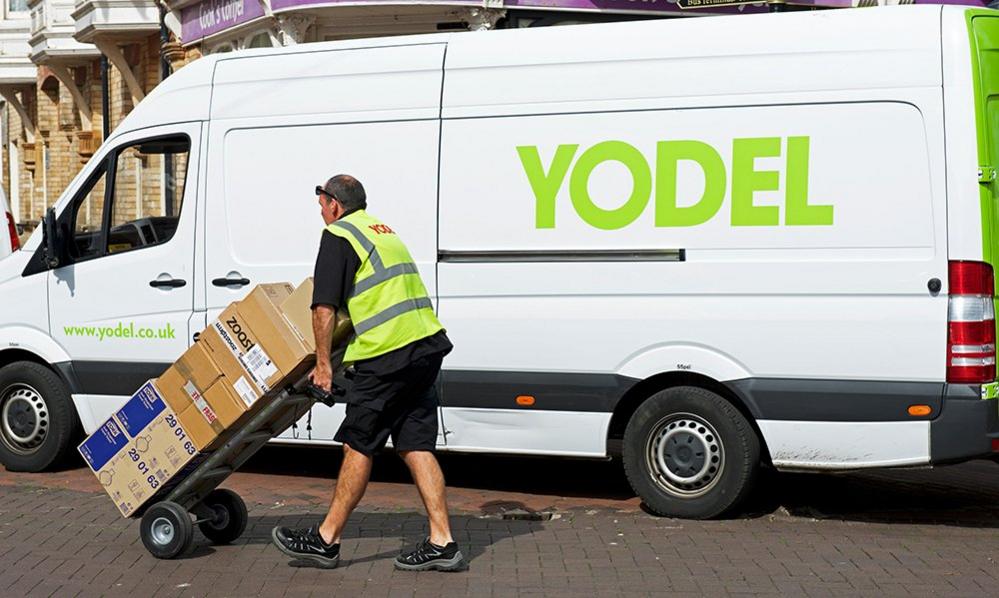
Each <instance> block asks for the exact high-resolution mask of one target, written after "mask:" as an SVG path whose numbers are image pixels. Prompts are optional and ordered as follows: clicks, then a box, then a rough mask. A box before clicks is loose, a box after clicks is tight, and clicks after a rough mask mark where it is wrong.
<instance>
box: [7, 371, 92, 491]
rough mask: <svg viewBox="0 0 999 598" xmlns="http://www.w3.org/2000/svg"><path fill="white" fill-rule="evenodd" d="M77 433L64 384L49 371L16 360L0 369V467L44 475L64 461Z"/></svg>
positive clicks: (74, 416) (70, 402) (71, 406)
mask: <svg viewBox="0 0 999 598" xmlns="http://www.w3.org/2000/svg"><path fill="white" fill-rule="evenodd" d="M76 432H77V423H76V415H75V414H74V413H73V405H72V401H71V399H70V396H69V391H68V390H67V389H66V385H65V384H63V382H62V380H60V379H59V376H57V375H56V374H55V372H53V371H52V370H50V369H49V368H47V367H45V366H43V365H40V364H37V363H34V362H32V361H18V362H14V363H11V364H9V365H6V366H4V367H3V368H0V463H3V465H4V466H5V467H6V468H7V470H8V471H30V472H39V471H44V470H46V469H48V468H50V467H52V466H53V465H55V464H56V463H58V462H60V461H61V460H62V459H64V458H65V457H67V456H68V455H69V453H70V451H71V448H72V446H71V445H72V442H73V438H74V437H75V435H76Z"/></svg>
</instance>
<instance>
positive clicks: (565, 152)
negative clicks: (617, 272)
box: [517, 137, 833, 230]
mask: <svg viewBox="0 0 999 598" xmlns="http://www.w3.org/2000/svg"><path fill="white" fill-rule="evenodd" d="M578 152H579V145H578V144H563V145H559V146H558V147H557V148H556V149H555V153H554V155H553V156H552V157H551V159H550V161H549V162H548V166H547V168H546V167H545V166H544V164H543V163H542V159H541V153H540V152H539V150H538V147H537V146H533V145H524V146H518V147H517V154H518V155H519V156H520V162H521V164H522V165H523V167H524V173H525V174H526V175H527V181H528V182H529V183H530V185H531V189H532V190H533V191H534V198H535V226H536V227H537V228H555V198H556V197H557V196H558V194H559V191H561V189H562V187H563V184H564V183H565V179H566V177H568V179H569V198H570V200H571V201H572V206H573V208H574V209H575V210H576V213H577V214H578V215H579V217H580V218H582V219H583V221H584V222H586V223H587V224H589V225H590V226H593V227H595V228H599V229H603V230H616V229H619V228H623V227H625V226H628V225H629V224H631V223H632V222H634V221H635V220H636V219H637V218H638V217H639V216H640V215H641V214H642V213H643V212H644V211H645V209H646V207H647V206H648V204H649V200H650V199H651V198H652V197H653V194H654V196H655V226H656V227H662V228H667V227H683V226H697V225H699V224H704V223H705V222H708V221H709V220H711V219H712V218H714V217H716V216H717V215H718V213H719V212H721V210H722V204H723V203H724V200H725V197H726V195H727V194H728V193H729V191H730V195H731V201H730V204H731V205H730V212H729V218H730V220H729V222H730V224H731V225H732V226H780V225H781V223H782V221H783V224H784V225H785V226H831V225H832V223H833V206H831V205H815V204H812V203H810V202H809V197H808V156H809V138H808V137H786V138H782V137H748V138H740V139H733V140H732V150H731V168H729V167H727V166H726V163H725V160H724V159H723V158H722V154H721V152H719V151H718V150H717V149H715V148H714V147H712V146H711V145H708V144H707V143H705V142H703V141H696V140H666V141H659V142H658V143H657V144H656V155H655V160H654V164H652V165H650V163H649V162H650V161H649V160H648V159H646V156H645V155H643V154H642V152H641V151H640V150H639V149H638V148H636V147H635V146H633V145H631V144H629V143H626V142H624V141H604V142H601V143H598V144H596V145H594V146H592V147H590V148H588V149H587V150H585V151H583V152H582V153H581V154H579V157H578V158H577V157H576V155H577V153H578ZM782 156H783V157H784V164H783V166H784V168H783V172H781V171H779V170H758V169H757V166H756V159H757V158H780V157H782ZM681 161H688V162H693V163H694V164H695V165H696V166H697V167H698V168H700V170H701V171H702V172H703V173H704V191H703V192H702V193H701V197H700V198H686V197H685V198H682V199H683V203H684V205H680V201H678V200H680V199H681V198H678V191H677V190H678V188H679V186H678V183H679V181H678V172H679V170H680V169H679V164H680V162H681ZM604 162H618V163H620V164H622V165H624V167H625V168H626V169H627V170H628V172H629V175H630V177H631V179H632V188H631V195H630V196H629V197H628V198H627V200H626V201H625V202H624V203H623V204H622V205H620V206H619V207H617V208H613V209H605V208H602V207H600V206H598V205H596V204H595V203H594V202H593V198H592V197H591V196H590V190H589V182H590V176H591V175H592V174H593V171H594V169H596V167H597V166H599V165H601V164H603V163H604ZM570 169H571V173H570ZM729 172H731V176H729ZM782 174H783V181H782V177H781V175H782ZM782 182H783V185H782V184H781V183H782ZM781 189H783V191H784V206H783V219H782V214H781V212H782V210H781V207H780V206H775V205H769V206H767V205H756V204H755V203H754V194H755V193H757V192H759V191H780V190H781ZM691 199H696V201H695V202H693V203H689V202H690V200H691Z"/></svg>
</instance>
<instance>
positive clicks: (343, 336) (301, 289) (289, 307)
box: [281, 276, 354, 364]
mask: <svg viewBox="0 0 999 598" xmlns="http://www.w3.org/2000/svg"><path fill="white" fill-rule="evenodd" d="M312 291H313V283H312V277H311V276H310V277H308V278H306V279H305V280H303V281H302V284H300V285H298V286H297V287H296V288H295V291H294V292H292V294H291V295H288V297H287V298H286V299H285V300H284V301H283V302H282V303H281V313H283V314H284V317H285V319H286V320H287V321H288V323H289V324H291V327H292V329H293V330H294V332H295V333H296V334H297V335H298V336H299V338H301V339H302V342H303V343H304V344H305V345H306V346H307V347H308V348H309V349H310V350H311V351H313V352H315V350H316V335H315V332H314V331H313V329H312ZM353 334H354V328H353V325H352V324H351V322H350V318H349V317H347V313H346V311H345V310H338V311H337V313H336V322H335V323H334V324H333V334H332V336H333V338H332V343H331V347H332V349H333V355H334V357H335V358H334V362H336V363H337V364H338V363H339V357H342V356H343V353H344V350H345V349H346V346H347V343H348V342H349V341H350V337H351V336H352V335H353Z"/></svg>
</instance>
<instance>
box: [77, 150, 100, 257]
mask: <svg viewBox="0 0 999 598" xmlns="http://www.w3.org/2000/svg"><path fill="white" fill-rule="evenodd" d="M105 175H106V172H105V170H104V167H103V166H102V167H101V168H100V169H99V170H98V171H97V172H96V173H95V174H94V176H93V177H91V179H90V182H89V183H88V184H87V186H86V187H85V188H84V191H83V193H82V194H80V195H79V196H78V197H77V200H76V202H75V204H74V206H73V240H72V242H71V243H69V248H68V249H69V254H70V256H71V257H72V258H73V259H74V260H76V261H83V260H86V259H90V258H92V257H97V256H99V255H101V253H103V248H104V243H103V235H102V234H101V233H102V228H103V227H102V225H103V223H104V191H105V189H104V187H105V180H106V179H107V177H106V176H105Z"/></svg>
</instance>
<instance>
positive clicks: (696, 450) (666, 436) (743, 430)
mask: <svg viewBox="0 0 999 598" xmlns="http://www.w3.org/2000/svg"><path fill="white" fill-rule="evenodd" d="M623 449H624V470H625V474H626V475H627V476H628V481H629V482H630V483H631V487H632V489H634V491H635V492H636V493H637V494H638V496H639V497H641V498H642V500H643V501H644V502H645V504H646V506H647V507H648V508H649V509H650V510H652V511H653V512H655V513H657V514H659V515H665V516H669V517H682V518H687V519H710V518H712V517H717V516H719V515H721V514H722V513H724V512H726V511H728V510H729V509H731V508H732V507H734V506H735V505H737V504H738V503H739V501H741V500H742V499H743V498H744V497H745V496H746V495H747V494H748V493H749V490H750V489H751V487H752V483H753V480H754V478H755V476H756V470H757V467H758V465H759V461H760V442H759V439H758V438H757V437H756V433H755V432H754V431H753V428H752V427H751V426H750V425H749V422H748V421H746V418H745V417H743V415H742V413H740V412H739V410H738V409H736V408H735V407H734V406H733V405H732V404H731V403H729V402H728V401H726V400H725V399H723V398H722V397H720V396H718V395H717V394H715V393H713V392H710V391H707V390H704V389H703V388H696V387H692V386H679V387H676V388H670V389H667V390H664V391H661V392H658V393H656V394H654V395H652V397H650V398H649V399H648V400H646V401H645V402H644V403H642V404H641V405H640V406H639V407H638V410H636V411H635V413H634V415H632V417H631V420H630V421H629V422H628V427H627V428H626V429H625V433H624V447H623Z"/></svg>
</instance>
